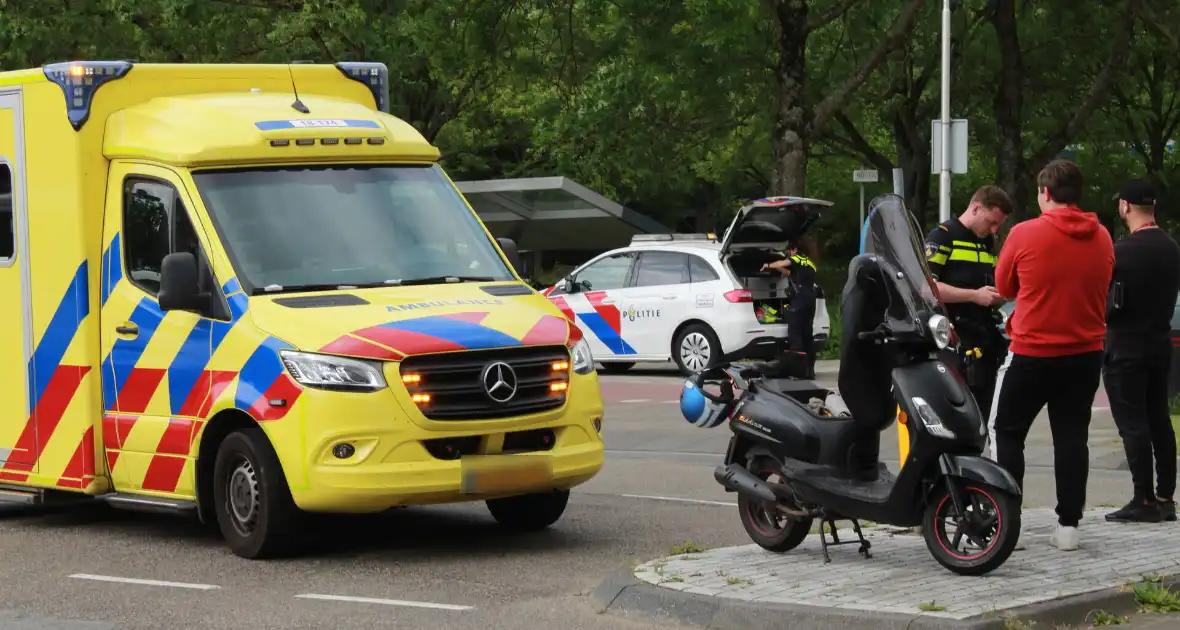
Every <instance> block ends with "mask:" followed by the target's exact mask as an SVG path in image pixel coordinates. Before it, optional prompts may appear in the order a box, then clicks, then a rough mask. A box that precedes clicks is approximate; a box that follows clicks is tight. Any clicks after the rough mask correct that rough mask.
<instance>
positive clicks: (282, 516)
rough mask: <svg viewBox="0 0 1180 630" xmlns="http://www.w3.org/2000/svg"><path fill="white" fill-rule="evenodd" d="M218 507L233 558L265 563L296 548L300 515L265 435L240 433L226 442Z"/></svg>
mask: <svg viewBox="0 0 1180 630" xmlns="http://www.w3.org/2000/svg"><path fill="white" fill-rule="evenodd" d="M213 505H214V512H215V513H216V515H217V524H218V526H219V528H220V529H221V534H222V536H223V537H224V538H225V542H226V544H227V545H229V548H230V550H232V551H233V552H234V554H236V555H238V556H240V557H243V558H251V559H255V558H266V557H273V556H277V555H282V554H284V553H286V552H288V551H290V550H291V549H292V548H293V547H294V546H295V545H294V543H295V542H296V541H295V538H294V534H295V532H297V531H298V529H299V526H298V520H299V516H300V512H299V509H298V508H297V507H296V506H295V502H294V500H292V498H291V492H290V490H289V489H288V487H287V480H286V478H285V477H284V476H283V471H282V467H281V466H280V464H279V460H278V457H277V456H276V455H275V453H274V450H273V449H271V446H270V442H269V440H268V439H267V437H266V434H265V433H263V431H262V429H260V428H258V427H251V428H248V429H241V430H238V431H235V432H233V433H231V434H229V435H228V436H226V438H225V440H224V441H222V443H221V445H220V447H219V448H218V449H217V460H216V462H215V463H214V469H213Z"/></svg>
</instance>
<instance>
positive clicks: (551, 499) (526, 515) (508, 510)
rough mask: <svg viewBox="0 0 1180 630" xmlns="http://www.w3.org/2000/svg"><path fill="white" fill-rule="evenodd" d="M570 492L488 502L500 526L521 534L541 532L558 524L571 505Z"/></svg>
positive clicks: (563, 491) (554, 492) (530, 495)
mask: <svg viewBox="0 0 1180 630" xmlns="http://www.w3.org/2000/svg"><path fill="white" fill-rule="evenodd" d="M569 499H570V491H569V490H554V491H552V492H540V493H537V494H523V495H520V496H516V497H506V498H503V499H491V500H489V501H487V506H488V511H489V512H491V513H492V518H494V519H496V522H497V523H499V524H500V525H502V526H504V527H506V528H508V529H512V530H515V531H519V532H536V531H541V530H542V529H545V528H547V527H549V526H550V525H552V524H554V523H556V522H557V521H558V519H560V518H561V515H562V514H564V513H565V506H566V504H567V503H569Z"/></svg>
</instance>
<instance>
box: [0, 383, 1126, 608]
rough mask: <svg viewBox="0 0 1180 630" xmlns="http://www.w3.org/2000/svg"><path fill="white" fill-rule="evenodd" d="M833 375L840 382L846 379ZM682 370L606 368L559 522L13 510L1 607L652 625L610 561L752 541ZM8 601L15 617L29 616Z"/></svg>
mask: <svg viewBox="0 0 1180 630" xmlns="http://www.w3.org/2000/svg"><path fill="white" fill-rule="evenodd" d="M820 376H821V379H820V380H821V381H827V382H828V383H829V384H830V383H831V382H833V381H834V378H835V374H834V373H833V372H830V371H828V372H824V373H821V375H820ZM680 382H681V381H680V379H679V378H677V377H676V376H675V375H674V374H672V373H671V372H669V371H666V370H665V371H662V372H660V371H656V372H653V371H651V370H637V371H634V372H632V373H629V374H628V375H625V376H604V377H603V385H602V389H603V395H604V397H605V398H606V400H607V403H608V408H607V418H606V422H605V427H604V435H605V439H606V442H607V449H608V452H607V465H606V466H605V467H604V469H603V471H602V472H601V473H600V474H599V476H598V477H596V478H595V479H594V480H592V481H591V482H590V483H587V484H586V485H584V486H582V487H580V488H579V489H577V490H575V492H574V495H573V497H572V498H571V502H570V506H569V509H568V510H567V512H566V516H565V518H564V519H563V520H562V521H560V522H559V523H558V524H557V525H556V526H555V527H554V528H552V529H551V530H550V531H547V532H544V533H541V534H534V535H528V536H510V535H506V534H504V533H502V532H501V531H500V530H499V529H498V528H497V527H496V526H495V524H494V522H493V521H492V519H491V517H490V516H488V515H487V513H486V510H484V508H483V506H482V505H481V504H475V505H467V506H445V507H434V508H420V509H419V508H408V509H402V510H395V511H393V512H391V513H389V514H385V515H381V516H375V517H365V518H331V519H323V520H322V522H320V523H319V524H318V527H320V532H319V542H318V543H317V545H316V548H315V549H314V550H313V552H312V553H311V554H309V555H308V556H306V557H303V558H300V559H294V560H284V561H265V562H258V561H247V560H241V559H239V558H237V557H235V556H233V555H232V554H230V553H229V552H228V551H227V550H226V549H225V548H224V547H223V546H222V544H221V542H220V541H219V540H218V538H217V537H216V536H215V535H213V534H210V533H209V532H208V531H207V530H204V529H202V528H201V527H200V526H198V525H196V524H193V523H188V522H186V521H183V520H180V519H176V518H172V517H168V516H153V515H144V514H134V513H127V512H118V511H114V510H110V509H106V508H102V507H94V508H86V509H81V510H79V509H74V510H70V511H61V512H57V513H51V514H29V513H26V512H20V511H15V512H14V511H5V512H2V513H0V551H2V552H3V561H2V562H0V581H2V584H3V590H2V591H0V592H2V593H3V595H2V598H0V610H2V609H7V610H8V611H17V612H19V613H23V614H29V615H38V616H42V617H48V618H52V619H57V620H89V621H97V622H107V623H109V624H112V625H107V626H105V627H117V628H151V629H153V630H156V629H159V628H198V627H199V628H209V629H214V628H227V629H228V628H233V629H235V630H237V629H242V628H249V629H258V628H312V627H348V628H366V629H367V628H407V629H408V628H422V627H438V626H443V627H446V628H448V630H450V629H455V630H459V629H463V628H472V629H476V628H478V629H479V630H486V629H487V628H550V627H561V628H563V630H583V629H587V630H588V629H595V630H599V629H601V630H608V629H610V630H614V629H631V628H646V627H650V625H647V624H640V623H633V622H630V621H627V620H621V619H617V618H614V617H609V616H603V615H596V614H595V613H594V612H593V611H592V609H591V605H590V602H589V598H588V597H587V594H588V593H589V591H591V590H592V589H593V588H594V587H595V585H597V583H598V582H599V580H600V579H601V577H602V576H603V575H604V574H606V573H607V572H609V571H611V570H613V569H616V568H618V567H619V566H621V565H624V564H630V563H634V562H637V561H641V560H648V559H651V558H653V557H656V556H662V555H667V554H668V552H669V550H670V548H671V547H672V546H673V545H676V544H679V543H683V542H684V541H686V540H691V541H693V542H694V543H696V544H698V545H700V546H702V547H716V546H725V545H735V544H746V543H747V542H748V539H747V538H746V536H745V533H744V532H743V531H742V528H741V525H740V524H739V522H738V520H737V516H736V514H735V513H734V508H733V507H732V505H733V496H732V495H728V494H727V493H725V492H724V491H723V490H722V489H721V488H720V487H719V486H718V485H717V484H716V483H715V482H714V481H713V479H712V474H711V472H712V468H713V466H714V465H716V462H717V461H718V459H719V457H720V456H721V455H722V454H723V453H724V449H725V445H726V441H727V438H728V433H727V431H726V430H725V429H724V428H723V427H722V428H718V429H714V430H702V429H697V428H695V427H692V426H690V425H688V424H687V423H685V422H684V421H683V420H682V419H680V416H679V412H678V411H677V409H676V405H675V404H674V401H675V399H676V395H677V392H678V390H679V386H680ZM1095 404H1096V405H1097V406H1099V407H1101V406H1103V405H1104V399H1100V400H1099V401H1097V402H1096V403H1095ZM1046 425H1047V423H1046V422H1043V421H1042V422H1038V424H1037V426H1036V427H1035V428H1034V433H1033V436H1032V438H1031V444H1030V452H1029V464H1030V467H1029V474H1028V482H1027V484H1028V496H1027V498H1026V505H1028V506H1029V507H1032V506H1051V505H1052V504H1053V502H1054V501H1053V477H1052V469H1051V465H1052V452H1051V449H1048V448H1046V447H1047V446H1048V444H1049V436H1048V428H1047V426H1046ZM884 440H885V442H884V444H886V447H885V448H883V452H885V453H889V454H891V456H892V459H893V460H896V451H895V449H893V448H891V446H890V445H892V444H895V443H896V438H895V434H894V433H893V432H892V431H890V432H889V433H887V434H886V435H885V437H884ZM1119 448H1120V446H1119V443H1118V440H1117V434H1116V433H1115V432H1114V428H1113V425H1112V424H1111V422H1110V419H1109V414H1108V413H1107V412H1105V411H1104V410H1102V409H1099V410H1098V411H1096V412H1095V426H1094V429H1093V430H1092V432H1091V450H1092V468H1093V473H1092V474H1091V485H1090V488H1091V491H1090V505H1102V504H1111V505H1113V504H1115V503H1118V504H1121V503H1122V502H1123V501H1124V495H1125V494H1126V492H1127V491H1129V489H1130V481H1129V476H1128V475H1127V473H1125V472H1122V471H1119V470H1117V469H1118V468H1119V466H1120V465H1121V463H1122V458H1121V455H1119V454H1118V449H1119ZM1083 527H1084V526H1083ZM1083 535H1084V529H1083ZM135 580H147V581H154V582H148V583H137V582H135ZM5 614H11V613H4V612H0V630H2V629H4V628H8V627H12V626H9V625H5V619H6V617H5ZM22 627H25V626H22ZM28 627H42V628H51V627H53V626H52V625H37V626H28ZM95 627H103V626H95Z"/></svg>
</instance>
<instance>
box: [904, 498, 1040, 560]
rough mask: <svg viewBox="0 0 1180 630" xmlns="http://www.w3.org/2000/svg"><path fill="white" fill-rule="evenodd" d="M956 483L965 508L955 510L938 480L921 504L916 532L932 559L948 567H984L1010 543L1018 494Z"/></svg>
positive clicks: (1015, 533)
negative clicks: (919, 528)
mask: <svg viewBox="0 0 1180 630" xmlns="http://www.w3.org/2000/svg"><path fill="white" fill-rule="evenodd" d="M940 485H942V484H940ZM958 489H959V496H960V497H961V498H962V500H963V503H964V506H963V507H964V512H965V514H959V513H958V510H957V509H956V508H955V502H954V500H953V499H952V498H951V493H950V490H949V489H947V488H946V487H945V485H943V487H942V488H941V489H940V490H938V491H936V492H935V493H934V495H933V496H932V497H931V500H930V502H929V503H928V504H927V506H926V514H925V516H924V518H923V519H922V537H923V538H925V539H926V547H927V548H928V549H929V550H930V553H931V555H933V556H934V559H935V560H938V563H939V564H941V565H942V566H944V567H946V568H947V569H949V570H951V571H952V572H953V573H957V574H959V575H984V574H987V573H990V572H992V571H994V570H995V569H997V568H999V567H1000V565H1002V564H1004V562H1006V561H1007V560H1008V556H1010V555H1012V551H1013V550H1014V549H1015V548H1016V543H1017V541H1018V540H1019V538H1020V500H1019V499H1018V498H1017V497H1014V496H1012V495H1011V494H1009V493H1007V492H1005V491H1003V490H1000V489H998V488H993V487H991V486H987V485H983V484H979V485H967V484H960V485H959V487H958Z"/></svg>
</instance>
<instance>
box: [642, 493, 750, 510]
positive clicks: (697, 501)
mask: <svg viewBox="0 0 1180 630" xmlns="http://www.w3.org/2000/svg"><path fill="white" fill-rule="evenodd" d="M619 496H621V497H626V498H628V499H649V500H652V501H672V502H674V503H694V504H697V505H717V506H720V507H737V503H728V502H725V501H705V500H704V499H683V498H681V497H661V496H655V495H648V494H620V495H619Z"/></svg>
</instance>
